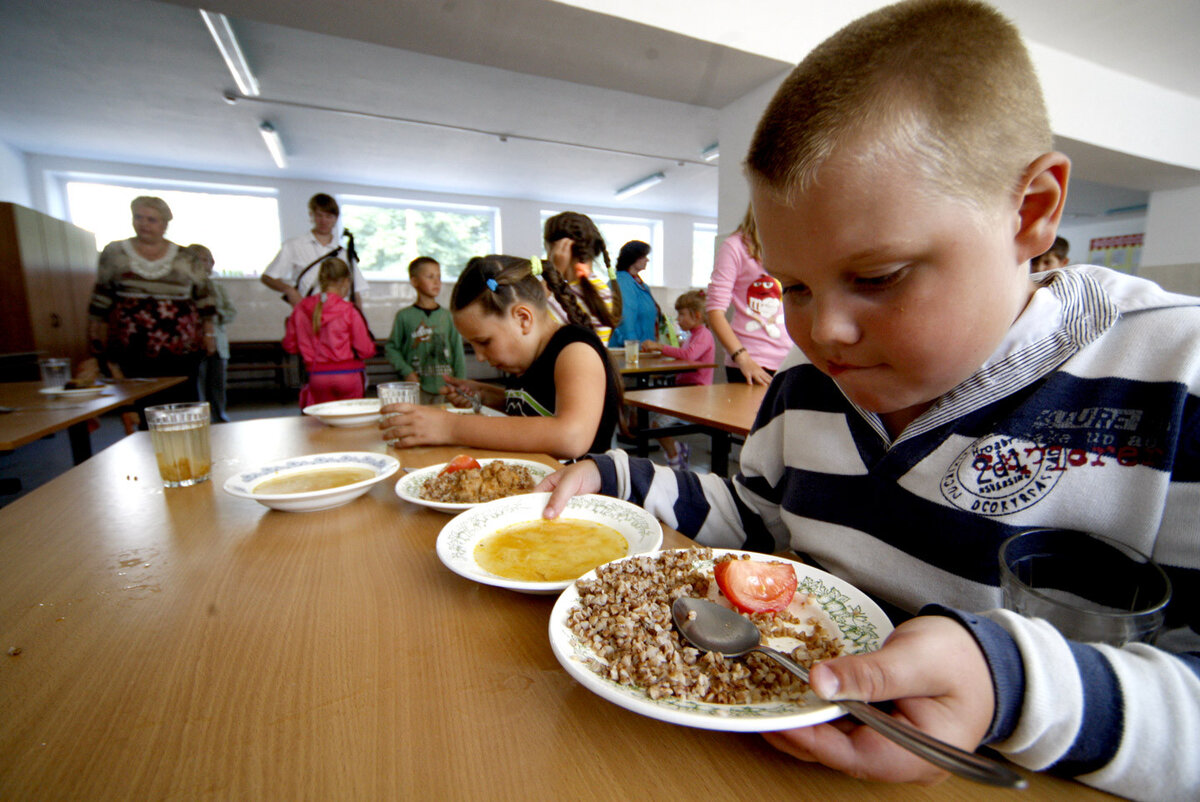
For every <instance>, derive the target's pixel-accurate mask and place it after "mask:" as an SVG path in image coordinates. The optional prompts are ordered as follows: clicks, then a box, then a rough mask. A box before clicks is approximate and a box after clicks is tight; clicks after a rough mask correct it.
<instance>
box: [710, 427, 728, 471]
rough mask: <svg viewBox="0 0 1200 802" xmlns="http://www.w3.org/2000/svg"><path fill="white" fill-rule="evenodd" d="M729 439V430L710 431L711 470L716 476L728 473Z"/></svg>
mask: <svg viewBox="0 0 1200 802" xmlns="http://www.w3.org/2000/svg"><path fill="white" fill-rule="evenodd" d="M729 439H730V438H729V432H722V431H719V430H714V431H713V433H712V472H713V473H715V474H717V475H718V476H728V475H729Z"/></svg>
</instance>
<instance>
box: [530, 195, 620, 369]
mask: <svg viewBox="0 0 1200 802" xmlns="http://www.w3.org/2000/svg"><path fill="white" fill-rule="evenodd" d="M542 239H543V240H544V241H545V243H546V253H547V254H549V259H548V260H547V263H546V264H544V265H543V272H542V280H543V281H545V282H546V286H547V287H549V288H550V293H551V297H550V314H551V315H552V316H553V317H554V319H555V320H557V321H558V322H559V323H576V324H578V325H580V326H587V327H590V328H591V329H592V330H594V331H595V332H596V335H597V336H599V337H600V342H602V343H603V344H604V345H605V346H606V347H607V346H608V341H609V339H610V338H611V337H612V332H613V329H614V328H615V327H616V325H617V324H618V323H620V322H621V312H622V306H623V302H622V298H621V286H620V285H619V284H618V283H617V271H616V268H614V267H613V266H612V260H611V259H610V258H609V256H608V247H607V246H606V245H605V244H604V236H603V235H602V234H601V233H600V229H599V228H597V227H596V224H595V223H594V222H593V221H592V218H590V217H588V216H587V215H586V214H580V213H579V212H560V213H559V214H556V215H554V216H553V217H551V218H549V219H547V220H546V225H545V226H544V227H543V229H542ZM598 259H603V260H604V267H603V268H601V267H600V266H599V265H597V264H596V261H597V260H598Z"/></svg>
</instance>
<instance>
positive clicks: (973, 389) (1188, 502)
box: [598, 268, 1200, 798]
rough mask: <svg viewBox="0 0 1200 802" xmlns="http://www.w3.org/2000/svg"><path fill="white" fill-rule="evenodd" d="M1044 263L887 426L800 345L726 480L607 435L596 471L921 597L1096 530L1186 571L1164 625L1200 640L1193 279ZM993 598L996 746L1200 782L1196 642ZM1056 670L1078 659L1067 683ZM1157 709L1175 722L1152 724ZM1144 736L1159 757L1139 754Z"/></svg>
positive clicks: (1100, 771) (904, 600) (968, 590)
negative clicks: (1005, 671) (1147, 638)
mask: <svg viewBox="0 0 1200 802" xmlns="http://www.w3.org/2000/svg"><path fill="white" fill-rule="evenodd" d="M1044 281H1045V284H1044V286H1043V287H1042V288H1041V289H1039V291H1038V292H1037V293H1035V295H1034V298H1033V300H1032V301H1031V302H1030V305H1029V307H1028V308H1027V309H1026V311H1025V313H1024V314H1022V316H1021V318H1020V319H1019V320H1018V321H1017V322H1016V323H1015V324H1014V325H1013V327H1012V329H1011V330H1010V332H1009V333H1008V335H1007V337H1006V338H1005V340H1004V342H1003V343H1002V344H1001V346H1000V347H999V348H998V349H997V351H996V353H995V354H994V355H993V357H992V358H990V359H989V360H988V362H987V363H986V364H985V365H984V366H983V367H981V369H980V370H979V371H978V372H977V373H976V374H975V375H974V376H972V377H971V379H969V380H968V381H966V382H964V383H963V384H962V385H960V386H959V387H957V388H955V389H954V390H953V391H951V392H950V393H948V394H947V395H946V396H945V397H943V398H942V399H940V400H939V402H938V403H937V404H935V405H934V407H932V408H931V409H930V410H928V411H926V413H925V414H923V415H922V416H921V417H920V418H918V419H917V420H916V421H914V422H913V423H912V424H911V425H910V426H909V427H908V428H906V429H905V431H904V432H903V433H902V434H901V435H900V436H899V437H898V438H897V439H896V440H895V441H894V442H893V441H892V440H890V438H889V437H888V435H887V433H886V430H885V429H884V427H883V425H882V423H881V422H880V421H879V419H878V417H877V416H876V415H874V414H872V413H868V412H865V411H864V410H861V409H859V408H857V407H856V406H854V405H853V404H852V403H851V402H849V401H848V400H847V399H846V398H845V396H844V395H842V393H841V391H840V390H839V389H838V388H837V386H836V384H834V383H833V382H832V381H831V380H830V379H829V378H828V377H826V376H824V375H823V374H821V373H819V372H818V371H817V370H816V369H815V368H814V367H813V366H812V365H810V364H808V363H807V361H806V360H805V359H804V358H803V356H802V355H799V354H798V352H796V353H793V355H792V357H791V358H789V360H788V361H787V362H785V364H784V367H783V369H782V370H781V371H780V373H779V374H778V375H777V376H776V378H775V381H774V382H773V383H772V385H771V388H770V389H769V391H768V393H767V396H766V398H765V399H764V402H763V406H762V408H761V409H760V411H759V415H758V419H757V421H756V423H755V426H754V429H753V431H752V432H751V434H750V436H749V437H748V438H747V440H746V444H745V446H744V447H743V449H742V464H741V472H740V473H739V474H738V476H737V478H736V479H735V480H733V481H730V480H725V479H723V478H721V477H716V476H711V475H708V476H697V475H694V474H682V473H676V472H673V471H669V470H667V469H665V468H660V467H656V466H653V465H652V464H651V463H649V462H648V461H641V460H636V459H628V458H627V457H626V456H625V455H624V454H622V453H620V452H610V456H609V457H602V458H600V459H598V464H599V465H600V467H601V474H602V477H603V479H604V488H603V492H606V493H611V494H614V495H619V496H621V497H624V498H629V499H631V500H634V501H637V502H639V503H642V504H644V505H645V506H646V508H647V509H648V510H650V511H651V512H653V513H654V514H655V515H657V516H658V517H660V518H661V519H662V520H664V521H665V522H666V523H668V524H669V525H671V526H674V527H675V528H677V529H679V530H680V531H681V532H684V533H685V534H689V535H692V536H693V537H695V538H696V539H697V540H699V541H700V542H702V543H704V544H706V545H711V546H725V547H733V548H750V549H757V550H762V551H771V550H775V549H776V548H792V549H794V550H796V551H797V552H799V553H801V554H802V555H804V556H805V557H806V558H807V559H809V560H810V561H812V562H815V563H816V564H818V565H820V566H821V567H822V568H824V569H826V570H829V571H832V572H833V573H835V574H838V575H839V576H842V577H844V578H846V579H847V580H848V581H850V582H852V583H854V584H855V585H857V586H858V587H860V588H862V589H863V590H865V591H867V592H869V593H871V594H872V595H874V596H875V597H876V598H877V599H879V600H881V601H882V602H884V603H885V606H893V609H895V608H899V609H900V610H904V611H906V612H908V613H912V612H915V611H917V610H918V609H919V608H920V607H921V606H922V605H924V604H927V603H936V604H941V605H946V606H948V607H952V608H957V609H959V610H967V611H983V610H991V609H993V608H997V607H1000V606H1001V596H1000V590H999V578H998V564H997V558H996V552H997V547H998V545H999V543H1000V542H1001V541H1002V540H1003V539H1004V538H1005V537H1007V536H1008V535H1009V534H1012V533H1013V532H1015V531H1018V530H1021V529H1025V528H1029V527H1034V526H1049V527H1062V528H1071V529H1079V530H1084V531H1091V532H1096V533H1099V534H1103V535H1106V536H1108V537H1111V538H1114V539H1116V540H1120V541H1122V542H1126V543H1129V544H1130V545H1132V546H1134V547H1136V548H1138V549H1140V550H1142V551H1144V552H1147V553H1150V554H1153V556H1154V557H1155V558H1156V559H1157V560H1158V561H1159V562H1160V563H1162V564H1163V565H1164V567H1165V568H1166V569H1167V571H1168V573H1170V574H1171V578H1172V582H1173V584H1174V588H1175V593H1174V602H1173V604H1172V607H1171V613H1170V618H1169V621H1168V627H1169V628H1170V631H1169V632H1168V633H1166V634H1165V635H1164V637H1163V638H1162V640H1161V641H1160V643H1161V644H1162V645H1163V646H1165V647H1167V648H1170V649H1172V650H1173V651H1177V652H1186V651H1192V652H1200V636H1198V635H1197V632H1200V299H1195V298H1189V297H1185V296H1178V295H1172V294H1169V293H1166V292H1164V291H1163V290H1161V289H1160V288H1159V287H1157V286H1156V285H1154V284H1151V283H1149V282H1146V281H1142V280H1140V279H1136V278H1131V277H1128V276H1124V275H1122V274H1119V273H1114V272H1112V271H1108V270H1104V269H1103V268H1073V269H1069V270H1066V271H1054V272H1052V273H1050V274H1047V275H1046V276H1045V277H1044ZM990 615H991V616H998V618H997V620H998V621H1000V622H1001V623H1002V625H1003V626H1002V627H1001V626H997V625H995V624H991V623H989V624H987V625H985V624H978V627H979V628H980V631H987V632H991V633H992V635H996V634H997V633H999V634H1000V635H1001V637H1000V638H999V641H1000V642H1001V643H1004V642H1007V643H1008V644H1009V646H1008V648H1015V649H1016V650H1017V654H1018V655H1019V656H1020V659H1019V660H1017V661H1015V664H1016V665H1017V666H1018V668H1017V669H1016V670H1017V672H1018V675H1017V677H1018V679H1020V681H1014V678H1013V677H1008V676H1000V675H997V677H996V679H997V687H998V692H999V693H1000V694H1001V698H1000V701H1001V704H1000V705H999V707H998V718H997V724H998V725H999V726H997V727H994V730H995V732H994V733H993V737H994V738H997V739H999V740H998V741H997V743H996V744H993V745H994V746H997V747H998V748H1001V749H1003V750H1004V751H1006V752H1008V753H1009V754H1011V755H1013V757H1014V759H1015V760H1017V761H1018V762H1021V763H1023V764H1024V765H1028V766H1031V767H1036V768H1039V769H1040V768H1046V767H1049V766H1054V767H1055V768H1056V770H1061V771H1065V772H1067V773H1070V774H1079V775H1081V779H1083V780H1084V781H1085V782H1088V783H1089V784H1094V785H1097V786H1098V787H1102V788H1105V789H1106V790H1111V791H1114V792H1116V793H1120V794H1124V795H1127V796H1134V797H1139V798H1170V797H1172V796H1177V797H1181V798H1197V797H1200V761H1196V760H1195V759H1194V755H1195V754H1197V753H1200V668H1198V666H1200V660H1196V659H1192V660H1191V661H1190V662H1189V660H1188V659H1187V658H1183V659H1177V658H1174V657H1170V656H1167V655H1164V654H1163V653H1162V652H1161V651H1159V650H1154V649H1149V650H1146V647H1129V648H1128V649H1126V650H1113V649H1108V648H1107V647H1104V648H1102V649H1099V650H1098V649H1094V648H1092V647H1080V646H1076V647H1074V650H1072V648H1070V647H1068V646H1067V645H1066V644H1065V642H1063V641H1062V640H1061V638H1058V636H1057V635H1056V634H1054V633H1053V630H1049V632H1044V631H1042V630H1041V629H1038V628H1037V626H1036V624H1037V622H1028V621H1023V620H1021V619H1019V618H1017V617H1015V616H1008V615H1005V614H1003V613H995V614H990ZM981 620H982V621H985V622H988V621H990V619H981ZM1030 632H1032V633H1033V634H1030ZM1006 633H1007V634H1006ZM977 636H978V632H977ZM1055 639H1057V640H1058V642H1059V643H1062V644H1063V645H1062V646H1061V647H1056V648H1054V649H1050V648H1048V647H1046V645H1045V643H1044V641H1050V642H1053V641H1054V640H1055ZM992 640H993V641H994V640H996V639H995V638H993V639H992ZM981 642H983V638H982V637H981ZM989 642H992V641H989ZM1031 648H1032V649H1033V651H1032V652H1031V651H1028V650H1029V649H1031ZM1139 650H1146V651H1148V652H1149V653H1150V656H1149V657H1147V656H1146V655H1144V654H1140V653H1139ZM993 651H995V650H994V649H993ZM1000 651H1001V652H1002V651H1003V649H1002V648H1001V649H1000ZM999 653H1000V652H997V654H999ZM989 654H990V655H991V654H992V652H989ZM1051 654H1053V655H1054V657H1053V658H1048V657H1047V656H1048V655H1051ZM998 664H999V665H1001V666H1004V665H1009V666H1011V665H1013V661H1008V662H1007V663H1006V662H1004V661H1000V662H999V663H998ZM993 670H994V671H995V670H996V667H995V664H994V665H993ZM1022 671H1023V672H1024V673H1023V674H1021V673H1020V672H1022ZM1064 671H1071V672H1074V673H1072V675H1071V676H1072V677H1079V678H1080V679H1079V680H1078V682H1077V683H1075V684H1073V683H1067V684H1068V686H1069V688H1068V689H1067V691H1066V692H1064V690H1063V689H1062V688H1058V687H1056V686H1055V683H1056V682H1061V676H1062V674H1063V672H1064ZM1144 672H1152V674H1153V678H1151V676H1143V678H1142V680H1141V681H1140V682H1138V683H1136V684H1132V685H1131V684H1129V683H1127V682H1123V681H1122V677H1123V676H1124V677H1131V676H1134V675H1138V674H1144ZM1030 678H1033V679H1035V680H1037V681H1030ZM1164 688H1165V689H1171V692H1170V693H1166V694H1165V695H1164V694H1163V689H1164ZM1071 689H1076V690H1078V693H1074V692H1073V691H1071ZM1180 693H1182V694H1183V695H1182V696H1179V695H1177V694H1180ZM1085 698H1086V699H1087V700H1088V703H1087V704H1085V703H1084V699H1085ZM1013 705H1018V706H1020V715H1019V716H1017V715H1012V711H1011V706H1013ZM1006 711H1007V712H1006ZM1006 715H1008V716H1009V718H1011V719H1012V720H1014V721H1018V722H1019V723H1018V724H1017V726H1016V727H1015V728H1014V729H1013V730H1012V731H1007V732H1006V731H1005V728H1004V726H1002V725H1003V722H1004V721H1005V720H1006V719H1005V716H1006ZM1155 727H1158V728H1159V729H1160V730H1162V731H1164V732H1165V733H1166V735H1165V736H1159V737H1154V738H1151V734H1150V732H1149V731H1151V730H1153V729H1154V728H1155ZM1135 734H1136V739H1135V738H1134V735H1135ZM1148 738H1150V739H1151V740H1147V739H1148ZM1014 739H1015V740H1014ZM1151 742H1153V743H1155V747H1154V748H1155V750H1156V751H1155V752H1143V751H1142V750H1144V749H1145V748H1146V744H1149V743H1151ZM1134 749H1137V750H1138V753H1139V754H1143V755H1145V754H1153V755H1154V756H1155V761H1154V762H1155V763H1157V765H1158V766H1159V768H1157V769H1154V768H1147V767H1139V765H1138V761H1137V760H1133V759H1130V757H1129V754H1130V753H1131V752H1132V750H1134ZM1172 758H1175V760H1174V765H1172V766H1171V768H1170V769H1169V770H1167V771H1163V770H1161V767H1162V766H1163V763H1162V760H1163V759H1166V760H1167V761H1168V764H1170V763H1171V762H1172ZM1145 762H1150V761H1145ZM1098 767H1099V768H1098Z"/></svg>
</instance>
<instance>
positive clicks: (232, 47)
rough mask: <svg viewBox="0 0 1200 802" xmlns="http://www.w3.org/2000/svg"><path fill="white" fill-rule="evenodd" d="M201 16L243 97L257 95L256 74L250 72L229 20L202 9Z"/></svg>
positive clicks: (221, 15) (222, 15)
mask: <svg viewBox="0 0 1200 802" xmlns="http://www.w3.org/2000/svg"><path fill="white" fill-rule="evenodd" d="M200 16H201V17H203V18H204V24H205V25H207V26H208V32H209V33H211V34H212V38H213V41H214V42H216V43H217V50H220V51H221V58H223V59H225V66H226V67H228V68H229V71H230V72H231V73H233V80H234V81H235V82H237V87H238V89H239V90H240V91H241V93H242V94H243V95H251V96H253V95H257V94H258V79H256V78H255V77H254V73H252V72H250V65H249V64H247V63H246V57H245V56H244V55H242V48H241V46H240V45H238V40H237V37H236V36H234V35H233V28H232V27H231V26H230V24H229V18H228V17H226V16H225V15H224V14H218V13H216V12H215V11H205V10H204V9H200Z"/></svg>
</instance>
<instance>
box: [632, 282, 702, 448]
mask: <svg viewBox="0 0 1200 802" xmlns="http://www.w3.org/2000/svg"><path fill="white" fill-rule="evenodd" d="M705 300H706V299H705V296H704V290H689V291H688V292H685V293H684V294H683V295H680V296H679V297H678V298H676V299H675V312H676V313H677V314H678V315H679V328H680V329H682V330H683V331H686V332H687V333H688V338H687V341H686V342H685V343H684V344H683V345H681V346H679V347H678V348H675V347H672V346H670V345H663V344H662V343H659V342H656V341H654V340H646V341H644V342H643V343H642V350H643V351H647V352H649V353H661V354H662V355H663V356H669V357H671V358H673V359H682V360H684V361H685V362H712V361H713V359H714V358H715V356H716V350H717V349H716V343H715V342H714V340H713V335H712V332H711V331H709V330H708V327H707V326H705V325H704V316H705V312H704V302H705ZM712 382H713V369H712V368H700V369H699V370H689V371H687V372H685V373H680V374H677V375H676V376H675V384H676V386H678V385H687V384H712ZM650 420H651V423H652V424H653V425H654V426H667V425H670V424H672V423H676V422H678V421H677V419H675V418H672V417H670V416H669V415H660V414H657V413H655V414H653V415H651V416H650ZM658 442H659V443H661V444H662V447H663V451H665V452H666V453H667V464H668V465H670V466H671V467H672V468H678V469H679V470H683V471H686V470H687V469H688V457H689V456H690V451H691V449H690V448H689V447H688V444H687V443H679V444H678V446H676V443H675V438H673V437H660V438H658Z"/></svg>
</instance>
